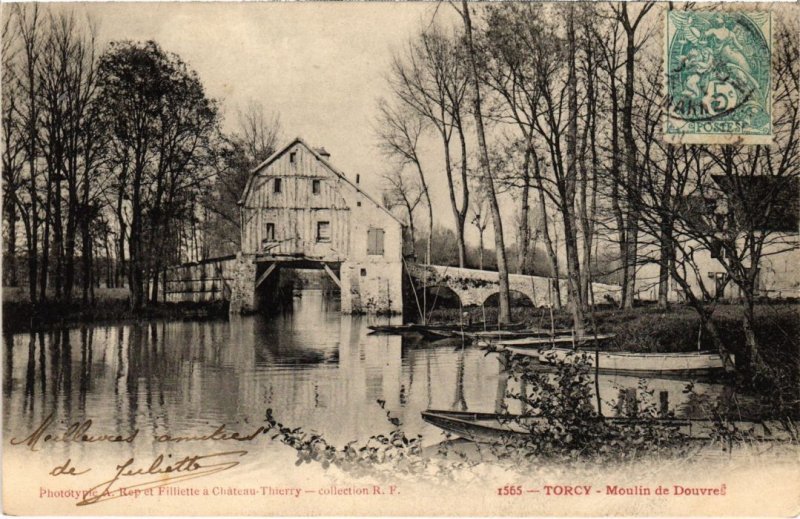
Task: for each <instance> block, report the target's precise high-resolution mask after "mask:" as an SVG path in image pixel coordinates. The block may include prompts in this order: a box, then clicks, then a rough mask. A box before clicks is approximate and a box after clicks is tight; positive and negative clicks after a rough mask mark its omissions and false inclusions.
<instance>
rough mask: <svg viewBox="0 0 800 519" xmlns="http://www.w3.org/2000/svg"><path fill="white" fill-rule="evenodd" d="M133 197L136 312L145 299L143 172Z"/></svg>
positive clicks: (132, 265) (132, 267)
mask: <svg viewBox="0 0 800 519" xmlns="http://www.w3.org/2000/svg"><path fill="white" fill-rule="evenodd" d="M132 188H133V193H132V196H131V233H130V240H129V243H130V257H131V261H130V284H131V303H132V306H133V309H134V310H139V309H141V308H142V306H143V305H144V302H145V297H144V281H145V280H144V265H143V263H142V260H143V258H142V253H143V251H142V203H141V172H140V171H137V172H135V174H134V179H133V186H132Z"/></svg>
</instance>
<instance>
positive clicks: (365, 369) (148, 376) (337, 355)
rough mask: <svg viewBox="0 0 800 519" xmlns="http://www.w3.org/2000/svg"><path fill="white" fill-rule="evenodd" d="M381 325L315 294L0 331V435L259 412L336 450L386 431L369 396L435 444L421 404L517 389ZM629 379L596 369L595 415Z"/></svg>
mask: <svg viewBox="0 0 800 519" xmlns="http://www.w3.org/2000/svg"><path fill="white" fill-rule="evenodd" d="M388 322H389V321H388V319H386V318H384V319H377V318H368V317H359V316H352V317H351V316H342V315H340V314H339V313H338V307H337V304H336V303H335V302H331V301H328V300H326V299H325V298H324V297H323V295H322V292H319V291H304V292H303V294H302V297H300V298H296V299H295V300H294V303H293V308H292V311H289V312H285V313H282V314H280V315H272V316H250V317H232V318H231V320H230V321H229V322H146V323H132V324H115V325H105V326H92V327H81V328H74V329H65V330H59V331H54V332H45V333H30V334H15V335H6V336H4V355H5V358H4V370H5V373H4V375H5V376H4V387H3V398H4V404H5V405H4V407H3V409H4V411H3V413H4V416H3V418H4V430H5V432H6V433H13V432H15V431H21V430H31V427H35V426H36V425H38V424H40V423H41V422H42V420H43V419H44V418H45V417H46V416H48V415H49V414H50V413H55V418H56V420H58V421H64V422H66V423H72V422H74V421H78V420H83V419H86V418H91V419H92V420H93V421H94V425H95V427H96V428H97V429H98V430H102V431H103V432H108V433H117V434H125V433H127V432H129V431H131V430H133V429H136V428H138V429H140V430H141V431H142V432H143V433H144V434H175V435H177V434H189V433H192V432H195V431H202V432H207V430H208V427H209V425H210V424H219V423H226V424H244V423H248V424H258V423H260V422H261V421H262V420H263V418H264V414H265V411H266V409H267V408H272V409H273V414H274V416H275V417H276V418H278V420H279V421H281V422H282V423H284V424H286V425H290V426H293V427H294V426H300V427H303V428H304V429H306V430H312V431H315V432H318V433H322V434H323V435H325V436H326V437H327V438H328V439H330V440H332V441H334V442H336V443H338V444H343V443H346V442H347V441H350V440H363V439H366V438H368V437H369V436H371V435H374V434H378V433H382V432H388V431H390V430H391V429H392V428H393V426H392V424H391V423H389V421H388V420H387V417H386V413H385V412H384V411H383V410H381V408H380V406H379V405H378V403H377V402H378V400H382V401H385V402H386V404H385V407H386V409H387V410H389V411H391V413H392V415H393V416H395V417H398V418H399V419H400V420H401V421H402V422H403V427H404V428H405V429H406V431H407V432H408V433H411V434H416V433H421V434H423V436H424V438H425V442H426V443H435V442H438V441H440V440H441V439H442V434H441V431H439V430H438V429H436V428H434V427H432V426H430V425H428V424H425V423H424V422H423V421H422V420H421V418H420V412H421V411H422V410H424V409H427V408H437V409H458V410H476V411H499V410H500V409H501V408H502V407H503V405H504V404H508V405H509V410H510V411H512V412H513V411H518V410H519V407H518V406H515V402H514V401H513V400H511V399H509V398H508V397H507V396H506V393H507V392H508V391H516V390H518V389H519V387H515V383H514V381H513V380H509V378H508V376H507V375H506V374H504V373H503V372H501V370H500V364H499V362H497V359H496V358H494V355H489V356H486V355H485V354H484V352H483V351H482V350H480V349H478V348H477V347H472V346H466V347H464V346H462V345H461V344H459V343H454V342H448V343H443V342H439V343H426V342H424V341H421V340H414V339H410V338H403V337H400V336H391V335H369V329H368V328H367V327H368V326H369V325H372V324H387V323H388ZM639 383H640V381H639V379H637V378H634V377H614V376H601V378H600V391H601V397H602V400H603V401H604V403H603V405H604V409H603V411H604V413H607V414H608V413H613V412H614V409H615V406H616V402H615V401H616V400H617V398H618V395H619V394H620V390H623V391H624V390H625V388H634V387H637V385H639ZM686 384H687V382H686V381H680V380H655V379H654V380H650V381H648V384H647V385H648V387H649V388H650V389H652V390H655V393H654V395H655V396H654V398H656V399H658V398H659V394H660V392H662V391H666V392H667V393H668V397H669V406H670V409H671V410H674V411H675V412H676V414H678V415H697V414H698V413H700V412H702V409H700V408H701V407H703V406H706V405H711V404H713V403H714V402H715V401H716V400H717V399H719V398H722V397H724V396H725V394H726V393H727V392H728V391H727V388H726V387H725V386H723V385H720V384H710V383H697V384H695V385H694V392H693V394H692V395H688V394H687V393H685V392H684V389H685V387H686Z"/></svg>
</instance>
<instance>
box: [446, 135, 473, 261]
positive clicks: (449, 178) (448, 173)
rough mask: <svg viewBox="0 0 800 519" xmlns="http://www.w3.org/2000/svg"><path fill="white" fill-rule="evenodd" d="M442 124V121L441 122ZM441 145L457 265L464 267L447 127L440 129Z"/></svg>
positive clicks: (460, 222) (462, 227) (459, 220)
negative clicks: (454, 232) (454, 233)
mask: <svg viewBox="0 0 800 519" xmlns="http://www.w3.org/2000/svg"><path fill="white" fill-rule="evenodd" d="M442 124H444V123H442ZM441 135H442V146H443V147H444V171H445V174H446V176H447V190H448V194H449V195H450V207H451V208H452V210H453V219H454V220H455V222H456V241H457V242H458V266H459V267H461V268H464V266H465V265H466V259H467V249H466V246H465V244H464V222H463V220H462V218H461V212H460V211H459V210H458V205H457V204H456V191H455V185H454V184H453V161H452V158H451V156H450V138H449V137H448V135H447V129H446V128H445V129H442V130H441Z"/></svg>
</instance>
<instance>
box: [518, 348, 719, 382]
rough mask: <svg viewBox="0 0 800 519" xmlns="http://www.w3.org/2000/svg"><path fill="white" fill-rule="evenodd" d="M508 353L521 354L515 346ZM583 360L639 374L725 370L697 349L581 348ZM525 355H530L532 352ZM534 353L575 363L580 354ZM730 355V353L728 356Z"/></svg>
mask: <svg viewBox="0 0 800 519" xmlns="http://www.w3.org/2000/svg"><path fill="white" fill-rule="evenodd" d="M512 353H514V354H517V355H524V354H525V353H524V352H523V351H520V350H518V349H515V350H513V351H512ZM583 353H586V355H585V357H586V362H587V364H588V365H589V366H590V367H595V362H597V369H598V371H600V372H609V373H621V374H633V375H639V376H664V375H666V376H684V375H707V374H712V373H719V372H721V371H724V370H725V363H724V362H723V361H722V357H721V356H720V355H719V353H717V352H697V353H628V352H605V351H601V352H591V351H587V352H583ZM529 356H534V355H533V354H531V355H529ZM535 356H536V357H537V358H538V360H539V362H541V363H543V364H559V363H575V362H578V360H579V359H581V358H583V355H581V353H577V354H576V353H575V352H574V351H573V350H566V349H558V348H556V349H551V350H546V351H538V352H536V354H535ZM731 358H732V359H733V357H731Z"/></svg>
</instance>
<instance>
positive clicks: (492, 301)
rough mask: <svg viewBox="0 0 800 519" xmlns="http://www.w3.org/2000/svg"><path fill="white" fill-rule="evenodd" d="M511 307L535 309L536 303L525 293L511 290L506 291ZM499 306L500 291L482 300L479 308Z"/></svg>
mask: <svg viewBox="0 0 800 519" xmlns="http://www.w3.org/2000/svg"><path fill="white" fill-rule="evenodd" d="M508 295H509V299H510V300H511V301H510V302H511V306H512V307H515V306H522V307H526V308H535V307H536V302H535V301H534V299H533V297H532V296H531V295H529V294H526V293H525V292H521V291H519V290H514V289H513V288H512V289H510V290H509V291H508ZM499 305H500V291H499V290H497V291H494V292H492V293H491V294H489V295H488V296H487V297H486V299H484V300H483V303H481V306H499Z"/></svg>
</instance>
